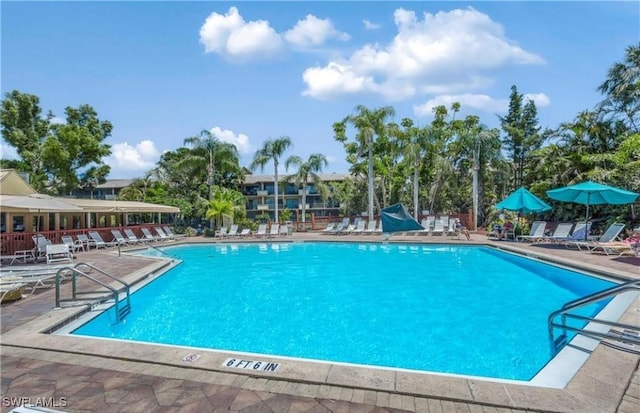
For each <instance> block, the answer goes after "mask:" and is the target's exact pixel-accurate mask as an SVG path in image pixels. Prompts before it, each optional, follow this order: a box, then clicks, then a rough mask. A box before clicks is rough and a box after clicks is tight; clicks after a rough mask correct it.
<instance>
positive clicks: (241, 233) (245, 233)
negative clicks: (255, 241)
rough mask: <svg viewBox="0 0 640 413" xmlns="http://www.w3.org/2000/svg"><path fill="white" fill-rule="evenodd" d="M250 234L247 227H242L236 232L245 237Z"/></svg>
mask: <svg viewBox="0 0 640 413" xmlns="http://www.w3.org/2000/svg"><path fill="white" fill-rule="evenodd" d="M250 235H251V230H250V229H249V228H243V229H242V231H240V233H239V234H238V237H240V238H246V237H248V236H250Z"/></svg>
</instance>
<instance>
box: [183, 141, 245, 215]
mask: <svg viewBox="0 0 640 413" xmlns="http://www.w3.org/2000/svg"><path fill="white" fill-rule="evenodd" d="M184 143H185V145H192V146H193V149H192V151H191V153H189V154H188V155H187V156H185V157H184V158H183V159H182V160H180V161H179V162H178V164H177V166H178V167H186V168H188V169H189V170H191V171H193V172H194V174H193V175H197V174H196V173H195V171H200V170H202V169H206V171H207V185H208V186H209V192H208V200H209V201H211V200H212V197H213V185H214V183H215V182H214V176H215V168H216V162H218V163H219V164H220V165H229V164H232V163H235V164H237V163H238V158H239V156H238V149H237V148H236V147H235V145H233V144H230V143H226V142H221V141H220V140H219V139H218V138H217V136H216V135H214V134H213V133H211V132H210V131H208V130H206V129H203V130H202V131H201V132H200V135H198V136H191V137H189V138H186V139H185V140H184ZM210 224H211V227H213V224H214V222H213V219H211V222H210Z"/></svg>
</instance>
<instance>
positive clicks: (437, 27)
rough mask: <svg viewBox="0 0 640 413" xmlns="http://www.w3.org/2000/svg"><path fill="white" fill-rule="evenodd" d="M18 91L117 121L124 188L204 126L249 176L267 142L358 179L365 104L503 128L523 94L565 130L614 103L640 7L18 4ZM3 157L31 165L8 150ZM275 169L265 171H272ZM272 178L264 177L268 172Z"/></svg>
mask: <svg viewBox="0 0 640 413" xmlns="http://www.w3.org/2000/svg"><path fill="white" fill-rule="evenodd" d="M0 7H1V9H0V12H1V18H2V21H1V23H2V29H1V30H2V32H1V36H2V37H1V38H2V40H1V41H2V44H1V46H2V55H1V57H2V61H1V69H2V73H1V91H2V95H3V97H4V95H5V94H6V93H7V92H10V91H12V90H19V91H20V92H23V93H30V94H34V95H37V96H39V97H40V104H41V107H42V108H43V112H44V113H47V112H48V111H52V112H53V113H54V114H55V115H56V116H60V117H62V116H63V115H64V108H65V107H67V106H73V107H77V106H79V105H81V104H89V105H91V106H93V107H94V108H95V109H96V111H97V112H98V116H99V117H100V119H102V120H109V121H110V122H112V123H113V125H114V129H113V133H112V136H110V137H109V138H108V139H107V143H108V144H110V145H112V151H113V155H112V156H111V157H110V158H109V159H107V162H108V163H109V165H111V174H110V176H109V178H130V177H138V176H142V175H143V174H144V172H145V171H148V170H149V169H151V168H153V167H154V166H155V163H156V161H157V160H158V159H159V157H160V155H161V153H162V152H164V151H167V150H175V149H176V148H178V147H181V146H184V144H183V142H184V139H185V138H187V137H189V136H193V135H197V134H198V133H199V132H200V131H201V130H203V129H209V130H211V131H212V132H214V133H215V134H216V135H217V136H218V137H219V138H220V139H221V140H224V141H228V142H232V143H234V144H236V146H237V147H238V150H239V151H240V155H241V164H242V165H243V166H247V165H249V163H250V162H251V159H252V157H253V154H254V153H255V151H256V150H257V149H258V148H260V147H261V146H262V143H263V142H264V140H266V139H268V138H277V137H280V136H283V135H286V136H289V137H290V138H291V140H292V142H293V146H292V148H291V149H290V150H289V151H288V152H287V153H286V154H285V157H287V156H289V155H298V156H301V157H303V158H306V157H307V156H308V155H310V154H312V153H322V154H324V155H325V156H327V158H328V159H329V161H330V164H329V166H328V167H327V168H326V169H325V172H346V171H347V169H348V164H347V163H346V161H345V160H344V158H345V156H344V150H343V147H342V145H341V144H340V143H338V142H335V140H334V139H333V129H332V124H333V123H334V122H336V121H339V120H341V119H342V118H344V117H345V116H347V115H349V114H352V113H354V108H355V107H356V106H357V105H360V104H362V105H365V106H367V107H370V108H376V107H380V106H385V105H391V106H393V107H394V108H395V110H396V115H395V118H394V120H395V121H397V122H399V121H400V120H401V119H402V118H404V117H409V118H411V119H413V120H414V121H415V122H417V123H418V124H426V123H428V122H430V121H431V119H432V116H431V108H432V107H433V106H435V105H438V104H446V105H447V106H448V105H449V104H450V103H451V102H453V101H458V102H460V103H461V104H462V111H461V115H462V116H465V115H469V114H474V115H477V116H479V117H480V119H481V121H482V122H483V123H484V124H486V125H487V126H490V127H497V126H498V120H497V115H504V114H506V110H507V104H508V97H509V93H510V88H511V85H516V86H517V87H518V91H519V92H520V93H523V94H525V95H526V96H527V97H529V98H531V99H533V100H534V101H535V102H536V104H537V106H538V114H539V120H540V125H541V126H542V127H543V128H545V127H550V128H555V127H557V126H558V125H559V124H560V123H561V122H565V121H570V120H573V119H574V118H575V116H576V115H577V114H578V113H579V112H580V111H583V110H585V109H591V108H593V107H594V106H595V105H596V104H597V103H598V102H599V101H600V100H602V96H601V95H600V94H599V93H598V92H597V90H596V89H597V86H598V85H599V84H600V83H601V82H602V81H603V80H604V79H605V77H606V72H607V70H608V68H609V67H610V66H611V65H612V64H613V63H614V62H616V61H621V60H622V59H623V58H624V51H625V48H626V47H628V46H630V45H632V44H637V42H638V41H639V40H640V6H639V3H638V2H612V1H607V2H546V1H537V2H501V1H500V2H499V1H493V2H463V1H449V2H391V1H389V2H386V1H385V2H382V1H376V2H365V1H358V2H310V1H305V2H303V1H298V2H294V1H289V2H270V1H261V2H244V1H240V2H152V1H144V2H143V1H139V2H119V1H116V2H89V1H85V2H80V1H77V2H12V1H3V2H2V3H1V4H0ZM1 149H2V153H1V155H2V157H5V158H11V157H15V151H13V150H12V148H10V147H8V146H7V145H6V144H5V143H4V142H2V145H1ZM272 172H273V168H272V166H267V167H266V168H265V170H264V173H272ZM257 173H260V171H257Z"/></svg>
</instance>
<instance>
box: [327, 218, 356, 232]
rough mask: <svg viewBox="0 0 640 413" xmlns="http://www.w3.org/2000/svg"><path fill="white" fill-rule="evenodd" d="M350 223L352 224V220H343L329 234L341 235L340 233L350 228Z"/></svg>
mask: <svg viewBox="0 0 640 413" xmlns="http://www.w3.org/2000/svg"><path fill="white" fill-rule="evenodd" d="M349 222H351V219H350V218H343V219H342V222H341V223H339V224H338V225H337V226H335V227H334V228H333V230H331V231H330V232H329V234H340V233H342V232H343V231H344V230H345V229H347V227H348V226H349Z"/></svg>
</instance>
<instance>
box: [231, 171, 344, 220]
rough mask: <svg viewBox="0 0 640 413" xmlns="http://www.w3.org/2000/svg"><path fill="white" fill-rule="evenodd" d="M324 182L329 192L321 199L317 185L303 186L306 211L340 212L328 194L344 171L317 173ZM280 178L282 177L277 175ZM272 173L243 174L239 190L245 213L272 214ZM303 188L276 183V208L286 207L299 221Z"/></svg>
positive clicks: (336, 202)
mask: <svg viewBox="0 0 640 413" xmlns="http://www.w3.org/2000/svg"><path fill="white" fill-rule="evenodd" d="M319 176H320V178H321V179H322V181H323V182H324V183H326V184H327V185H328V186H329V189H330V194H329V197H328V198H327V199H326V200H323V199H322V197H321V196H320V194H319V193H318V190H317V188H316V187H315V186H314V185H313V183H310V184H309V185H308V186H307V188H306V192H307V193H306V207H305V213H307V214H314V215H315V216H316V217H326V216H338V215H340V208H339V207H340V204H339V202H338V201H337V200H335V199H333V198H332V197H331V192H332V190H333V187H332V184H333V183H335V182H341V181H344V180H345V179H346V178H347V177H348V176H349V175H347V174H337V173H334V174H319ZM280 178H281V177H280ZM273 181H274V179H273V175H250V174H249V175H246V177H245V182H244V184H243V186H242V194H243V195H244V196H245V197H246V200H247V202H246V208H247V217H248V218H250V219H255V218H256V217H258V216H262V215H264V214H265V213H266V214H268V215H269V217H270V218H271V219H273V218H274V215H275V199H274V196H273V195H274V185H273ZM302 191H303V190H302V189H299V188H298V187H297V186H296V185H294V184H292V183H286V184H283V183H279V184H278V193H279V196H278V211H282V210H283V209H288V210H290V211H292V212H293V215H292V220H294V221H300V220H301V219H302V217H301V216H300V214H302V194H303V193H302Z"/></svg>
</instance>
